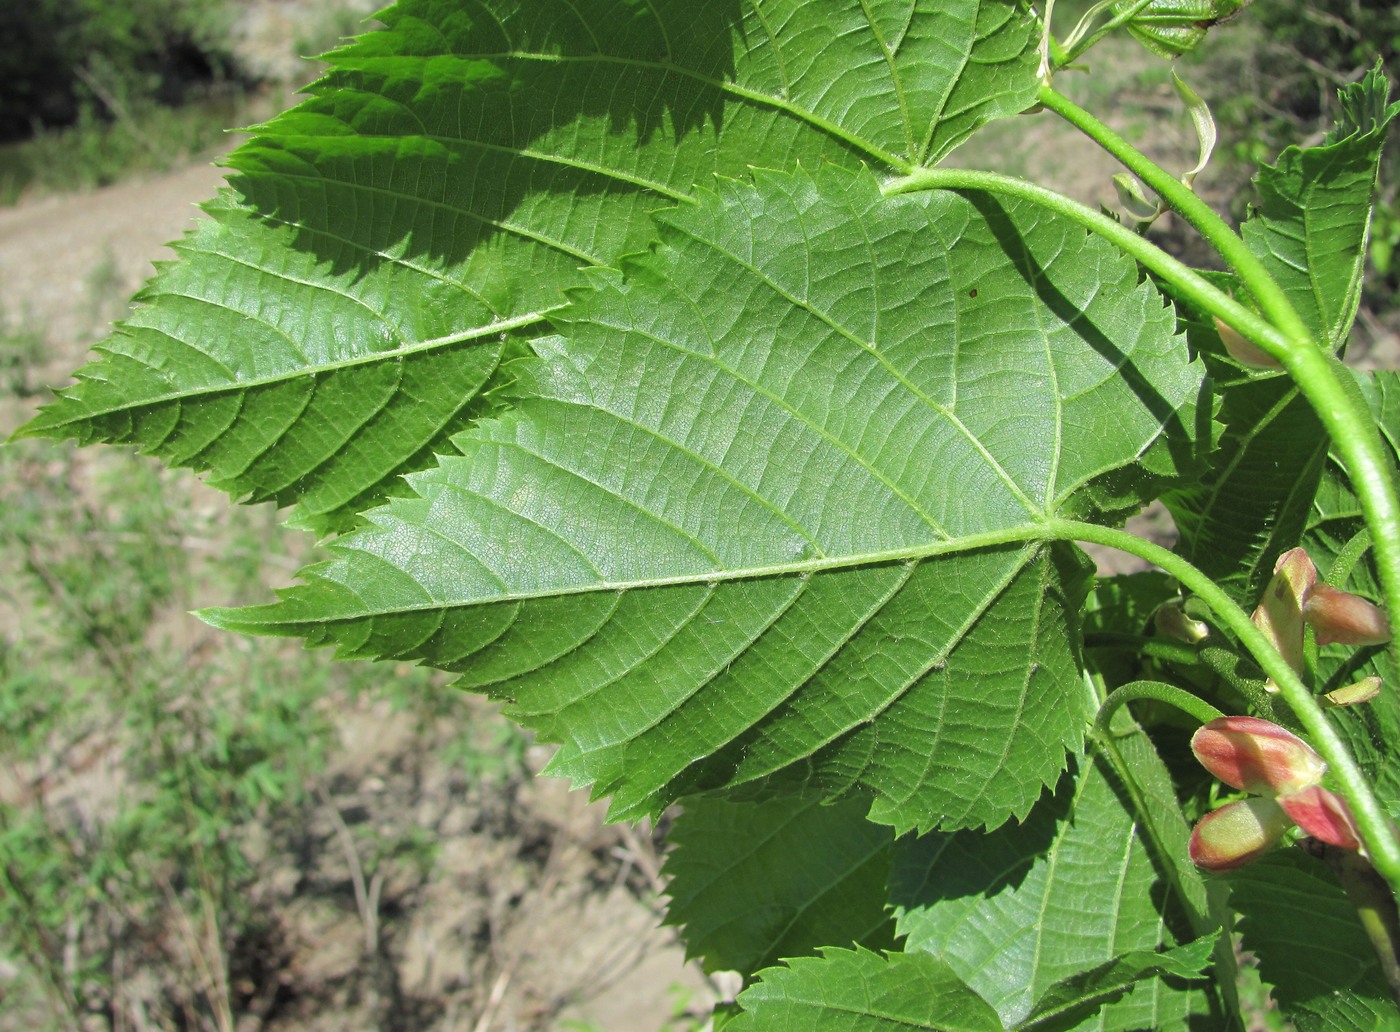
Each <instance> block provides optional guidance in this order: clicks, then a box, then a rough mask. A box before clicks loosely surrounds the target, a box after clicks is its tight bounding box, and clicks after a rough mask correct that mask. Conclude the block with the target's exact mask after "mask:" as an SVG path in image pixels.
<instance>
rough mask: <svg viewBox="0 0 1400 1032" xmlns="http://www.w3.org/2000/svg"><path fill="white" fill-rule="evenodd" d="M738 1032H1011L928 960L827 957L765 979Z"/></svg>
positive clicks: (861, 954) (746, 1001) (752, 990)
mask: <svg viewBox="0 0 1400 1032" xmlns="http://www.w3.org/2000/svg"><path fill="white" fill-rule="evenodd" d="M759 978H760V980H759V981H758V982H757V983H755V984H754V985H752V986H750V987H749V988H748V989H745V990H744V991H743V992H742V993H740V994H739V1003H740V1005H741V1006H742V1007H743V1008H744V1013H743V1015H741V1016H740V1017H739V1018H738V1019H737V1020H735V1021H734V1022H732V1023H731V1024H729V1025H727V1026H725V1027H726V1028H727V1029H730V1030H732V1032H814V1030H820V1032H911V1030H919V1029H922V1030H927V1032H1004V1029H1003V1026H1002V1023H1001V1021H1000V1020H999V1019H998V1018H997V1014H996V1011H994V1010H992V1008H991V1007H989V1006H988V1005H987V1003H986V1001H985V1000H983V999H982V998H981V997H979V996H978V995H977V994H976V993H975V992H973V991H972V990H971V989H969V988H968V987H967V986H966V985H965V984H964V983H963V982H962V981H961V980H959V979H958V977H957V976H956V975H955V974H953V972H952V971H950V970H949V969H948V966H947V965H946V964H944V963H943V962H942V961H940V960H938V959H937V958H935V957H931V956H929V955H928V954H926V953H914V954H908V953H892V954H888V955H886V956H881V955H879V954H875V953H870V952H868V951H866V950H857V951H854V952H849V951H846V950H823V951H822V956H821V957H819V958H816V957H808V958H801V959H797V960H793V961H790V962H789V963H788V965H787V966H786V967H777V968H769V969H768V970H766V971H764V972H761V973H760V976H759Z"/></svg>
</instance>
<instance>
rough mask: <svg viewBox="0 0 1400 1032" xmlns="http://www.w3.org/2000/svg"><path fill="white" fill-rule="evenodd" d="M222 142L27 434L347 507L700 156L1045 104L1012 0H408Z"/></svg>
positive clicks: (864, 159) (953, 138)
mask: <svg viewBox="0 0 1400 1032" xmlns="http://www.w3.org/2000/svg"><path fill="white" fill-rule="evenodd" d="M380 17H381V18H382V19H383V21H384V23H385V25H386V28H385V29H384V30H383V31H380V32H375V33H371V34H369V35H367V36H365V37H362V38H361V39H360V40H359V41H357V42H355V43H354V44H352V45H350V46H348V47H346V48H344V49H342V50H340V51H337V52H335V53H334V54H332V55H330V56H329V72H328V74H327V75H326V77H325V78H324V79H322V80H321V81H320V82H318V83H317V84H315V85H314V86H313V87H311V90H310V93H311V97H310V99H308V100H307V101H305V102H304V103H303V104H301V105H300V106H299V107H297V108H294V109H293V110H291V111H289V112H287V113H286V114H283V115H281V116H279V117H277V118H275V119H274V120H272V121H271V122H269V123H268V124H267V125H264V126H261V127H259V128H258V129H256V130H255V131H254V136H253V138H252V140H251V141H250V142H249V143H247V144H245V145H244V146H242V147H240V148H239V149H238V150H237V151H236V152H234V154H233V155H232V156H231V157H230V158H229V159H228V163H229V165H230V166H231V167H232V169H233V174H232V178H231V189H230V190H227V191H225V192H224V193H223V194H221V195H220V197H219V198H218V199H217V200H215V201H214V202H212V203H210V204H209V205H207V206H206V212H207V214H208V216H209V218H208V219H207V220H205V221H203V222H201V223H200V225H199V227H198V228H197V229H195V230H194V231H193V232H192V233H191V234H190V235H189V236H187V237H186V238H185V239H184V240H183V241H181V242H180V243H179V244H177V245H176V251H177V253H178V255H179V260H178V261H176V262H175V263H173V264H170V265H167V266H165V267H163V268H162V270H161V271H160V273H159V274H158V275H157V277H156V278H155V279H154V280H153V281H152V283H151V284H150V285H149V286H148V287H147V288H146V289H145V291H143V293H142V294H141V295H140V296H139V298H138V300H139V301H140V302H141V303H142V306H141V307H139V308H138V309H137V310H136V312H135V313H134V314H133V315H132V317H131V318H130V319H129V320H128V321H127V322H126V323H125V324H123V325H122V326H120V327H118V329H117V330H116V332H115V333H114V334H113V335H112V336H111V337H110V338H109V339H108V340H106V341H105V342H104V343H103V344H102V345H101V346H100V347H99V349H98V352H99V358H98V359H97V360H96V361H95V362H93V363H92V364H91V365H89V366H87V367H86V368H84V369H83V370H82V371H81V372H80V373H79V374H78V383H77V384H76V385H75V386H73V387H71V388H69V389H67V390H65V391H64V392H62V394H61V396H60V397H59V399H58V400H57V401H56V402H54V403H53V404H51V405H50V406H48V407H47V408H46V409H45V410H44V411H43V412H42V413H41V414H40V415H39V416H38V417H37V418H36V419H35V420H34V421H33V422H32V423H30V425H29V426H28V427H27V428H26V430H25V432H26V433H30V434H40V433H42V434H46V435H49V436H54V437H73V438H77V439H78V440H80V441H83V442H92V441H106V442H115V443H124V444H132V445H135V446H137V447H139V448H140V449H142V450H143V451H146V452H148V453H151V454H154V455H157V456H159V457H160V458H161V459H162V460H163V461H165V462H166V463H168V464H170V465H174V466H189V467H192V468H194V469H197V470H201V471H208V472H209V474H210V481H211V483H214V484H216V485H217V486H219V487H222V488H223V489H224V490H226V491H228V492H229V493H231V494H233V495H235V496H236V497H239V498H241V499H245V500H248V501H263V500H272V501H275V502H276V503H277V504H279V505H294V506H295V507H296V508H295V511H294V513H293V519H294V521H295V522H297V523H299V524H301V525H304V526H307V527H310V528H313V529H316V530H318V531H326V530H337V529H342V528H343V527H345V526H346V525H347V524H349V523H350V522H352V521H353V518H354V516H355V514H356V513H357V512H359V511H361V510H363V509H364V508H366V507H368V506H370V505H371V504H374V503H376V502H377V501H378V500H382V497H383V496H384V495H385V494H386V493H389V492H392V491H396V490H398V487H399V477H400V475H401V474H403V473H405V472H407V471H411V470H421V469H425V468H428V467H431V466H432V464H433V455H434V453H443V452H450V451H451V444H450V438H451V436H452V434H454V433H456V432H457V431H460V430H461V429H463V428H464V427H466V426H468V425H470V423H471V421H472V420H473V419H474V418H475V417H477V416H479V415H481V414H482V412H483V410H484V409H485V405H484V403H483V401H482V399H481V395H482V392H483V390H485V389H487V388H488V387H489V385H490V384H491V383H492V382H493V380H492V377H493V375H494V373H495V370H496V368H497V365H498V363H499V362H500V361H501V360H502V359H503V358H508V357H509V356H510V354H511V340H512V337H513V336H516V335H524V336H527V337H528V336H531V335H535V334H538V333H540V332H543V331H544V330H546V329H547V328H548V318H549V315H550V313H552V312H554V311H555V310H557V309H558V308H559V307H560V306H561V305H562V304H563V301H564V296H563V292H564V290H565V289H566V288H569V287H571V286H576V285H578V284H579V283H581V282H582V273H581V270H582V269H583V268H585V267H588V266H592V265H612V264H614V263H616V262H617V261H618V260H619V258H620V257H621V256H622V255H624V254H627V253H629V252H631V251H634V250H637V249H639V248H642V247H645V246H646V245H647V244H648V243H649V242H650V240H651V237H652V233H653V228H652V225H651V222H650V220H649V218H648V212H650V211H651V210H653V209H655V208H657V207H660V206H662V205H665V204H671V203H675V202H676V201H678V200H683V199H686V198H692V197H693V196H694V195H695V189H696V187H697V186H705V185H708V184H709V183H711V182H712V180H713V177H714V176H715V175H716V174H723V175H741V174H743V173H744V172H745V170H746V169H747V168H748V167H749V166H750V165H759V166H767V167H784V168H792V167H795V166H796V165H797V164H798V163H806V164H808V165H818V164H821V163H824V162H830V163H834V164H839V165H844V166H846V167H849V168H856V167H859V166H861V165H862V164H865V165H872V166H876V167H882V168H887V169H891V170H908V169H909V168H912V167H914V166H917V165H922V164H931V163H934V162H936V161H938V160H939V159H940V158H941V157H942V156H943V155H945V154H946V153H947V152H948V151H949V150H951V149H952V148H953V147H955V146H957V144H958V143H960V142H961V141H962V140H964V139H965V138H966V137H967V136H968V135H970V134H971V133H972V132H973V131H974V130H975V129H976V128H977V127H978V126H979V125H981V124H983V123H984V122H986V121H988V120H989V119H992V118H996V117H1000V116H1003V115H1008V114H1014V113H1016V112H1018V111H1021V110H1024V109H1025V108H1026V107H1028V106H1030V105H1031V104H1032V103H1033V102H1034V98H1035V90H1036V78H1035V68H1036V56H1035V43H1034V23H1033V20H1032V19H1031V17H1030V16H1029V15H1028V14H1026V12H1025V11H1024V10H1022V9H1021V8H1020V7H1019V6H1018V5H1017V4H1014V3H1011V2H1009V0H879V2H875V3H869V2H856V0H844V2H838V0H831V2H826V3H822V4H811V3H804V2H798V0H763V2H757V3H749V2H745V3H740V2H739V0H712V2H706V3H701V4H697V3H694V2H693V0H645V2H644V0H582V2H574V0H402V2H400V3H398V4H396V5H395V6H393V7H391V8H389V9H388V10H387V11H385V12H384V13H383V14H381V15H380Z"/></svg>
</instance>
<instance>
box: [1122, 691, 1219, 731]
mask: <svg viewBox="0 0 1400 1032" xmlns="http://www.w3.org/2000/svg"><path fill="white" fill-rule="evenodd" d="M1139 699H1152V700H1153V701H1154V702H1162V703H1166V704H1167V705H1168V706H1174V707H1176V708H1177V709H1179V710H1181V712H1183V713H1185V714H1187V715H1189V716H1192V717H1195V718H1196V719H1197V720H1199V721H1200V722H1201V723H1202V724H1209V723H1210V722H1211V721H1212V720H1217V719H1219V718H1220V717H1223V716H1224V715H1225V714H1223V713H1221V712H1220V711H1219V710H1218V709H1216V708H1215V707H1214V706H1212V705H1211V704H1210V703H1208V702H1206V700H1205V699H1202V698H1201V697H1200V696H1198V695H1192V694H1191V693H1190V692H1188V691H1186V690H1185V689H1183V688H1178V687H1176V686H1175V685H1170V684H1167V683H1166V682H1165V681H1129V682H1128V683H1127V684H1125V685H1123V686H1122V687H1121V688H1118V689H1116V690H1115V691H1114V692H1113V693H1112V694H1111V695H1109V697H1108V698H1107V699H1105V700H1104V703H1103V705H1102V706H1100V707H1099V715H1098V717H1097V718H1096V719H1095V720H1094V734H1095V736H1103V735H1107V734H1108V725H1109V721H1111V720H1112V719H1113V714H1115V713H1117V712H1118V710H1119V708H1120V707H1122V706H1124V705H1126V704H1127V703H1130V702H1137V701H1138V700H1139Z"/></svg>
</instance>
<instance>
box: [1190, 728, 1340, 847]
mask: <svg viewBox="0 0 1400 1032" xmlns="http://www.w3.org/2000/svg"><path fill="white" fill-rule="evenodd" d="M1191 751H1192V752H1193V753H1195V754H1196V759H1198V760H1200V761H1201V765H1202V766H1204V767H1205V768H1206V770H1208V771H1210V772H1211V773H1212V774H1214V775H1215V776H1216V777H1217V778H1219V779H1220V780H1221V781H1223V782H1225V784H1227V785H1229V786H1230V787H1231V788H1238V789H1241V790H1243V791H1246V792H1251V793H1254V794H1253V795H1252V796H1251V797H1250V798H1248V799H1241V800H1238V801H1236V802H1233V803H1227V804H1226V805H1225V806H1222V807H1221V808H1220V809H1218V810H1215V811H1213V812H1211V813H1208V814H1206V816H1204V817H1202V818H1201V819H1200V820H1199V821H1198V822H1197V823H1196V827H1195V830H1193V831H1192V832H1191V844H1190V853H1191V860H1192V862H1193V863H1195V864H1196V866H1198V867H1201V868H1204V869H1205V870H1207V871H1229V870H1233V869H1234V868H1236V867H1240V866H1242V865H1244V864H1247V863H1249V862H1250V861H1251V860H1253V859H1255V858H1256V857H1259V856H1261V855H1262V854H1264V853H1266V852H1267V851H1268V850H1270V849H1272V848H1273V846H1274V845H1275V844H1276V843H1277V842H1278V841H1279V839H1281V838H1282V837H1283V835H1284V833H1285V832H1286V831H1288V829H1289V828H1291V827H1293V826H1294V825H1297V826H1298V827H1299V828H1301V829H1302V830H1303V831H1304V832H1305V833H1307V834H1309V835H1311V836H1313V838H1316V839H1318V840H1319V841H1322V842H1326V843H1327V844H1329V845H1333V846H1339V847H1341V848H1343V849H1360V848H1361V837H1360V835H1359V834H1358V833H1357V830H1356V822H1355V821H1354V820H1353V818H1352V815H1351V811H1350V809H1348V807H1347V804H1346V800H1344V799H1342V798H1341V797H1340V796H1338V795H1335V794H1333V793H1332V792H1329V791H1328V790H1327V789H1325V788H1323V787H1322V786H1321V781H1322V776H1323V775H1324V774H1325V773H1326V772H1327V764H1326V763H1325V762H1324V761H1323V759H1322V757H1321V756H1319V755H1318V754H1317V753H1316V752H1314V751H1313V749H1312V747H1311V746H1309V745H1308V744H1307V743H1306V742H1304V741H1303V740H1302V739H1301V738H1299V737H1298V736H1297V735H1295V734H1293V733H1292V732H1290V731H1287V730H1286V729H1284V728H1281V727H1279V726H1278V725H1277V724H1275V723H1273V722H1271V721H1268V720H1262V719H1260V718H1258V717H1238V716H1237V717H1220V718H1218V719H1216V720H1212V721H1211V722H1210V723H1209V724H1206V725H1204V726H1203V727H1202V728H1201V729H1200V730H1199V731H1197V732H1196V734H1195V735H1194V736H1193V737H1192V739H1191Z"/></svg>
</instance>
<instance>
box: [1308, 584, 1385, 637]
mask: <svg viewBox="0 0 1400 1032" xmlns="http://www.w3.org/2000/svg"><path fill="white" fill-rule="evenodd" d="M1303 617H1304V619H1306V620H1307V622H1308V623H1309V624H1311V625H1312V628H1313V630H1314V631H1316V632H1317V643H1318V644H1319V645H1330V644H1332V643H1333V642H1341V643H1342V644H1343V645H1384V644H1385V643H1386V642H1388V641H1389V640H1390V621H1389V620H1387V619H1386V618H1385V614H1384V613H1382V612H1381V611H1380V610H1379V609H1377V608H1376V607H1375V606H1374V605H1372V604H1371V603H1370V602H1367V601H1366V600H1365V599H1364V598H1362V597H1361V596H1360V595H1353V594H1351V592H1349V591H1338V590H1337V589H1336V588H1333V587H1329V586H1328V585H1326V584H1318V585H1316V586H1314V587H1313V589H1312V591H1311V592H1310V593H1309V594H1308V598H1307V601H1306V602H1305V603H1304V604H1303Z"/></svg>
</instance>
